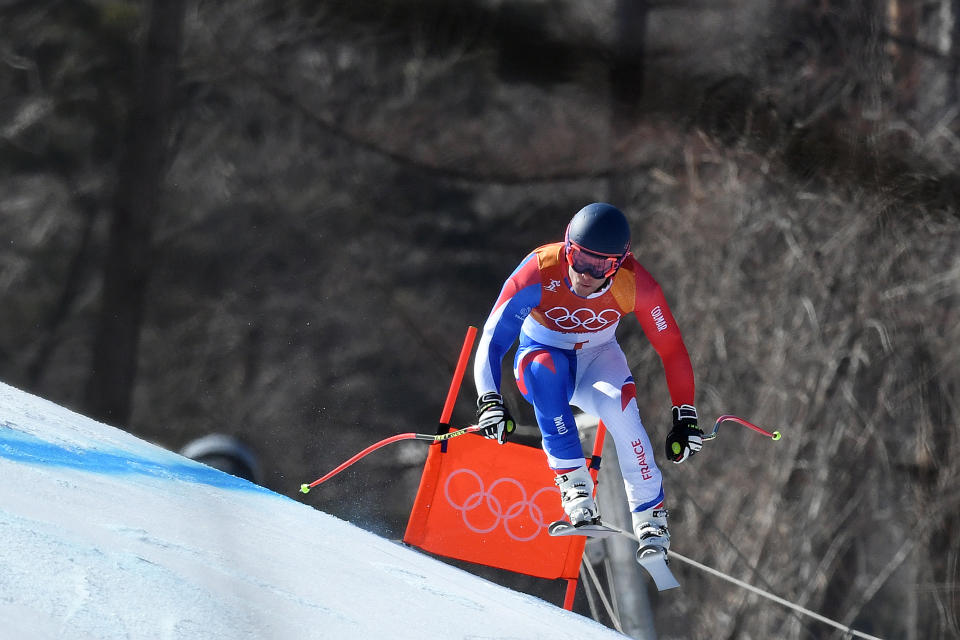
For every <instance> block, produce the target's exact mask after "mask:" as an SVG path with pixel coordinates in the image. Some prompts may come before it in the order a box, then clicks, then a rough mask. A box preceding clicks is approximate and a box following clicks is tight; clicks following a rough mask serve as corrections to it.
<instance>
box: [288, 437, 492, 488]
mask: <svg viewBox="0 0 960 640" xmlns="http://www.w3.org/2000/svg"><path fill="white" fill-rule="evenodd" d="M479 430H480V427H479V426H478V425H475V424H474V425H470V426H469V427H464V428H463V429H458V430H456V431H451V432H450V433H441V434H440V435H431V434H429V433H399V434H397V435H395V436H390V437H389V438H384V439H383V440H381V441H380V442H376V443H374V444H372V445H370V446H369V447H367V448H366V449H364V450H363V451H361V452H360V453H358V454H357V455H355V456H353V457H352V458H350V459H349V460H347V461H345V462H343V463H342V464H340V465H339V466H337V467H336V468H335V469H333V470H332V471H331V472H330V473H328V474H327V475H325V476H323V477H320V478H317V479H316V480H314V481H313V482H311V483H309V484H307V483H304V484H302V485H300V492H301V493H310V489H312V488H314V487H315V486H317V485H318V484H323V483H324V482H326V481H327V480H329V479H330V478H332V477H333V476H335V475H337V474H338V473H340V472H341V471H343V470H344V469H346V468H347V467H349V466H350V465H352V464H353V463H354V462H356V461H358V460H360V459H361V458H363V457H365V456H367V455H369V454H371V453H373V452H374V451H376V450H377V449H380V448H381V447H385V446H387V445H388V444H392V443H394V442H399V441H401V440H425V441H427V442H429V443H430V444H436V443H438V442H443V441H444V440H449V439H450V438H456V437H457V436H462V435H464V434H467V433H475V432H477V431H479Z"/></svg>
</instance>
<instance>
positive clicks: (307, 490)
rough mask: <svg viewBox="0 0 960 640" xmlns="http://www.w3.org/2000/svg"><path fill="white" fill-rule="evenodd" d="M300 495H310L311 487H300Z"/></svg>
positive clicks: (306, 485) (304, 485) (305, 485)
mask: <svg viewBox="0 0 960 640" xmlns="http://www.w3.org/2000/svg"><path fill="white" fill-rule="evenodd" d="M300 493H310V485H308V484H307V483H303V484H302V485H300Z"/></svg>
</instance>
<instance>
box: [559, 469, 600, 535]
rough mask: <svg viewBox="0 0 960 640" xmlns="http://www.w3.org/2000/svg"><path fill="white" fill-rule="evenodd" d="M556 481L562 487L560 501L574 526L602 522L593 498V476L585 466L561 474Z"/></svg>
mask: <svg viewBox="0 0 960 640" xmlns="http://www.w3.org/2000/svg"><path fill="white" fill-rule="evenodd" d="M554 482H555V483H556V484H557V486H558V487H560V503H561V504H562V505H563V510H564V512H565V513H566V514H567V517H568V518H570V523H571V524H572V525H573V526H575V527H576V526H579V525H583V524H598V523H599V522H600V512H599V511H598V510H597V503H596V502H595V501H594V499H593V478H592V477H590V472H589V471H587V468H586V467H585V466H584V467H579V468H577V469H574V470H573V471H567V472H565V473H561V474H559V475H558V476H557V477H556V478H554Z"/></svg>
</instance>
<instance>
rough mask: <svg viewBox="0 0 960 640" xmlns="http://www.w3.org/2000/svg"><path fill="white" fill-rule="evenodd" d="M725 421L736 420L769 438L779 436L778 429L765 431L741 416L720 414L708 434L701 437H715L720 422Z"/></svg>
mask: <svg viewBox="0 0 960 640" xmlns="http://www.w3.org/2000/svg"><path fill="white" fill-rule="evenodd" d="M727 421H730V422H736V423H737V424H742V425H743V426H745V427H747V428H748V429H752V430H754V431H756V432H757V433H761V434H763V435H765V436H767V437H768V438H770V439H771V440H779V439H780V437H781V436H780V432H779V431H774V432H773V433H770V432H769V431H767V430H766V429H761V428H760V427H758V426H757V425H755V424H753V423H752V422H747V421H746V420H744V419H743V418H738V417H737V416H728V415H723V416H720V417H719V418H717V422H716V424H714V425H713V431H711V432H710V433H708V434H704V436H703V439H704V440H713V439H714V438H716V437H717V433H718V432H719V431H720V424H721V423H723V422H727Z"/></svg>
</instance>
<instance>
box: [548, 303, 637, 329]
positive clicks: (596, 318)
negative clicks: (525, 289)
mask: <svg viewBox="0 0 960 640" xmlns="http://www.w3.org/2000/svg"><path fill="white" fill-rule="evenodd" d="M543 315H545V316H546V317H548V318H550V319H551V320H553V323H554V324H556V325H557V326H558V327H560V328H561V329H568V330H569V329H579V328H581V327H582V328H583V329H585V330H586V331H601V330H603V329H606V328H607V327H609V326H610V325H613V324H616V323H617V322H618V321H619V320H620V312H619V311H617V310H616V309H604V310H603V311H601V312H600V313H597V312H596V311H594V310H593V309H590V308H588V307H582V308H580V309H577V310H576V311H570V310H569V309H567V308H566V307H554V308H552V309H549V310H547V311H546V312H545V313H544V314H543Z"/></svg>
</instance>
